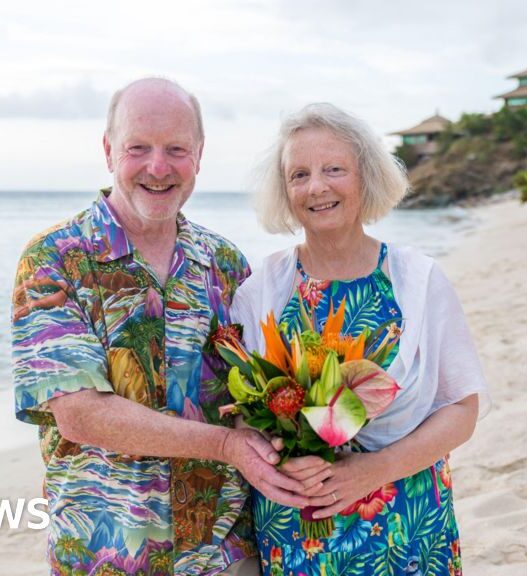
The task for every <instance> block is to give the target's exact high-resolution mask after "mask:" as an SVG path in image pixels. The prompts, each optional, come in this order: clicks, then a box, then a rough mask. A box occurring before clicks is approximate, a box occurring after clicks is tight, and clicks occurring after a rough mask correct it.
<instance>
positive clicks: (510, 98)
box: [494, 70, 527, 108]
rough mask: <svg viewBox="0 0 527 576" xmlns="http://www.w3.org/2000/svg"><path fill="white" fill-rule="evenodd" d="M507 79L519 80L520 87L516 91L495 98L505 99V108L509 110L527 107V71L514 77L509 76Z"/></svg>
mask: <svg viewBox="0 0 527 576" xmlns="http://www.w3.org/2000/svg"><path fill="white" fill-rule="evenodd" d="M507 79H516V80H518V86H517V88H516V89H515V90H511V91H510V92H505V94H499V95H498V96H494V98H503V100H504V101H505V106H507V107H508V108H519V107H520V106H527V70H523V72H518V73H517V74H513V75H512V76H507Z"/></svg>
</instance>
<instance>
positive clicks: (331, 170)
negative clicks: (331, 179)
mask: <svg viewBox="0 0 527 576" xmlns="http://www.w3.org/2000/svg"><path fill="white" fill-rule="evenodd" d="M341 171H342V168H341V167H340V166H330V167H329V168H328V169H327V172H329V173H330V174H338V173H339V172H341Z"/></svg>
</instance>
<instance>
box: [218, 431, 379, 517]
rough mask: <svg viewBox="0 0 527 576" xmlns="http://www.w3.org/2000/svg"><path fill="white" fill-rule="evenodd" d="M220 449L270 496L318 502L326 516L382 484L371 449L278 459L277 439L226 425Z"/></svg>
mask: <svg viewBox="0 0 527 576" xmlns="http://www.w3.org/2000/svg"><path fill="white" fill-rule="evenodd" d="M231 436H232V437H234V438H231V440H229V439H227V441H226V443H225V444H226V447H225V453H226V456H227V459H228V461H230V462H231V463H232V464H233V465H234V466H236V467H237V468H238V470H240V472H241V473H242V474H243V476H244V477H245V479H246V480H247V481H248V482H249V484H251V485H252V486H253V487H255V488H256V489H257V490H259V491H260V492H261V493H262V494H263V495H264V496H266V497H267V498H269V499H270V500H274V501H275V502H278V503H279V504H282V505H284V506H293V507H296V508H305V507H306V506H315V507H317V508H319V510H317V511H316V512H315V513H314V518H327V517H330V516H333V515H335V514H338V513H339V512H342V511H344V510H346V508H349V507H350V506H351V505H352V504H353V503H354V502H356V501H357V500H359V499H361V498H363V497H365V496H367V495H368V494H369V493H370V492H372V491H374V490H376V489H377V488H379V487H380V486H382V485H383V484H384V480H383V478H382V476H383V462H382V457H381V456H380V455H379V454H378V453H375V452H369V453H346V454H338V455H337V459H336V461H335V462H334V463H329V462H326V461H325V460H323V459H322V458H320V457H318V456H303V457H299V458H290V459H289V460H288V461H287V462H286V463H285V464H283V465H282V466H280V467H276V464H277V463H278V462H279V460H280V456H279V452H280V450H281V449H282V447H283V445H282V441H281V439H279V438H273V439H272V440H271V441H269V440H268V439H266V438H265V437H264V436H263V435H262V434H261V433H259V432H257V431H256V430H253V429H249V428H241V429H236V430H233V431H232V434H231Z"/></svg>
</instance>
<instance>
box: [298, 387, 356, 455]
mask: <svg viewBox="0 0 527 576" xmlns="http://www.w3.org/2000/svg"><path fill="white" fill-rule="evenodd" d="M302 414H304V416H305V417H306V419H307V421H308V422H309V425H310V426H311V428H313V430H314V431H315V432H316V433H317V434H318V435H319V436H320V438H322V440H324V441H325V442H327V443H328V445H329V446H331V447H332V448H334V447H335V446H340V445H341V444H344V443H345V442H347V441H348V440H351V439H352V438H353V437H354V436H355V434H357V432H358V431H359V430H360V429H361V428H362V427H363V425H364V423H365V422H366V409H365V408H364V405H363V404H362V402H361V401H360V399H359V398H358V397H357V395H356V394H355V393H354V392H352V391H351V390H349V389H348V388H346V386H344V385H342V386H340V387H339V389H338V390H337V392H336V393H335V394H334V395H333V397H332V398H330V400H329V402H328V405H327V406H307V407H304V408H302Z"/></svg>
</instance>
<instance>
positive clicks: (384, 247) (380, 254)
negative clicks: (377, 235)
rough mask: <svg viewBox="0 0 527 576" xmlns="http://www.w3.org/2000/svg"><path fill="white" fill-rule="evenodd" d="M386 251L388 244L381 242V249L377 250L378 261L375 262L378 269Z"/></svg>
mask: <svg viewBox="0 0 527 576" xmlns="http://www.w3.org/2000/svg"><path fill="white" fill-rule="evenodd" d="M387 253H388V246H387V245H386V243H385V242H382V243H381V250H380V252H379V261H378V262H377V268H378V269H379V270H380V269H381V267H382V265H383V262H384V259H385V258H386V254H387Z"/></svg>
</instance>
